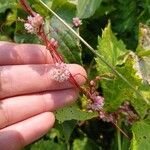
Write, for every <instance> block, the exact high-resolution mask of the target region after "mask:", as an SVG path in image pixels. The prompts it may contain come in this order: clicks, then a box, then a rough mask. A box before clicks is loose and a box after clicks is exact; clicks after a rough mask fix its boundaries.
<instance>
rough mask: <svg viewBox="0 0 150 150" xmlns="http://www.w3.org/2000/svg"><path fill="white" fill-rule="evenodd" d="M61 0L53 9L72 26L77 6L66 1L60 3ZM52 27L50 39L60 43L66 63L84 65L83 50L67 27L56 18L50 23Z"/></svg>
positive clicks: (57, 0) (54, 4)
mask: <svg viewBox="0 0 150 150" xmlns="http://www.w3.org/2000/svg"><path fill="white" fill-rule="evenodd" d="M58 2H60V1H59V0H56V1H54V2H53V5H52V8H55V9H56V10H54V9H53V10H54V11H55V12H56V13H57V14H58V15H59V16H60V17H61V18H62V19H63V20H65V21H66V22H67V23H68V24H70V25H72V18H73V17H74V16H75V12H76V6H75V5H74V4H72V3H69V2H66V1H65V0H63V1H61V2H60V3H59V7H57V8H56V7H55V6H56V5H58ZM48 26H49V27H50V31H51V34H50V37H53V38H55V39H56V40H57V41H58V42H59V52H60V53H61V54H62V56H64V59H65V61H66V62H69V63H78V64H82V61H81V48H80V45H79V40H78V39H77V38H76V37H75V36H74V35H73V34H72V33H71V32H70V30H69V29H68V28H67V27H65V26H64V25H63V24H62V23H61V22H60V21H59V20H58V19H57V18H56V17H55V16H52V18H51V19H50V22H49V23H48Z"/></svg>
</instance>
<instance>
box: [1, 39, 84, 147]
mask: <svg viewBox="0 0 150 150" xmlns="http://www.w3.org/2000/svg"><path fill="white" fill-rule="evenodd" d="M52 64H53V61H52V58H51V56H50V53H49V52H48V51H47V50H46V49H45V47H44V46H41V45H35V44H14V43H8V42H0V149H1V150H20V149H21V148H23V147H24V146H26V145H28V144H30V143H32V142H33V141H35V140H37V139H39V138H40V137H42V136H43V135H44V134H46V133H47V132H48V131H49V130H50V129H51V128H52V127H53V125H54V122H55V116H54V114H53V111H55V110H56V109H58V108H61V107H63V106H66V105H68V104H70V103H73V102H74V101H75V100H76V99H77V97H78V93H79V91H78V90H77V89H76V88H75V87H74V85H72V84H71V83H70V82H69V81H66V82H63V83H58V82H56V81H53V80H51V78H50V77H49V70H50V69H51V67H52ZM68 66H69V70H70V72H71V73H72V75H75V74H82V75H83V76H86V72H85V70H84V69H83V68H82V67H81V66H79V65H76V64H69V65H68ZM83 76H79V75H78V76H75V79H76V81H77V82H78V84H79V85H82V84H83V83H84V82H85V78H83Z"/></svg>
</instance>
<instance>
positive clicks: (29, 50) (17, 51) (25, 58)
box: [0, 42, 52, 65]
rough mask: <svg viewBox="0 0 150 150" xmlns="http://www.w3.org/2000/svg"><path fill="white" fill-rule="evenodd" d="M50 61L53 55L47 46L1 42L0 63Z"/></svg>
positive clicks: (42, 62)
mask: <svg viewBox="0 0 150 150" xmlns="http://www.w3.org/2000/svg"><path fill="white" fill-rule="evenodd" d="M48 63H52V57H51V55H50V53H49V51H48V50H46V48H45V46H42V45H38V44H15V43H9V42H0V65H19V64H48Z"/></svg>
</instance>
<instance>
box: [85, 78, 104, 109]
mask: <svg viewBox="0 0 150 150" xmlns="http://www.w3.org/2000/svg"><path fill="white" fill-rule="evenodd" d="M97 80H100V78H99V77H96V78H95V80H91V81H90V82H89V87H90V89H89V102H88V105H87V108H88V110H92V111H100V110H101V109H102V108H103V106H104V97H102V96H100V95H99V93H98V92H97V90H96V83H97Z"/></svg>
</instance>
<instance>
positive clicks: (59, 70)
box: [50, 62, 71, 82]
mask: <svg viewBox="0 0 150 150" xmlns="http://www.w3.org/2000/svg"><path fill="white" fill-rule="evenodd" d="M70 75H71V73H70V71H69V69H68V66H67V65H66V63H63V62H61V63H55V65H54V66H53V67H52V69H51V70H50V78H51V79H52V80H55V81H58V82H64V81H66V80H68V79H69V77H70Z"/></svg>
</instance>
